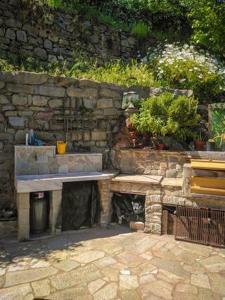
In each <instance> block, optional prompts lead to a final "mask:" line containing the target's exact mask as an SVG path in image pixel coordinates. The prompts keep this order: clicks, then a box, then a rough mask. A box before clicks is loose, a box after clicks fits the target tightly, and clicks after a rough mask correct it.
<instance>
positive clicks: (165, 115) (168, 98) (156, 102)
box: [131, 92, 200, 141]
mask: <svg viewBox="0 0 225 300" xmlns="http://www.w3.org/2000/svg"><path fill="white" fill-rule="evenodd" d="M197 106H198V101H197V100H195V99H194V98H193V97H189V98H187V97H186V96H178V97H174V95H173V94H172V93H169V92H166V93H162V94H161V95H159V96H153V97H150V98H148V99H146V100H144V101H143V102H142V103H141V108H140V111H139V112H138V113H136V114H134V115H133V116H132V118H131V122H132V124H133V126H134V127H135V128H136V129H137V130H138V131H140V132H142V133H144V132H148V133H151V134H152V136H153V137H156V138H159V137H162V136H168V135H171V136H174V137H175V138H177V139H180V140H182V141H185V140H186V139H188V138H192V137H194V131H193V127H195V126H196V125H197V124H198V122H199V120H200V116H199V115H198V114H197Z"/></svg>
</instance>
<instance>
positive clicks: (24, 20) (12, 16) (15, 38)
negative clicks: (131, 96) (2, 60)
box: [0, 0, 137, 62]
mask: <svg viewBox="0 0 225 300" xmlns="http://www.w3.org/2000/svg"><path fill="white" fill-rule="evenodd" d="M20 3H21V2H20V1H19V0H1V1H0V52H3V53H4V54H6V55H8V54H12V55H14V56H15V57H17V58H18V57H20V58H21V57H26V58H28V57H34V58H37V59H39V60H41V61H43V62H55V61H63V60H64V59H67V60H70V59H71V57H72V56H73V52H74V51H77V50H80V49H81V50H84V51H85V52H87V53H89V54H90V55H91V57H93V56H98V57H101V59H103V60H108V59H110V58H120V57H124V58H126V57H130V56H133V55H135V54H136V50H135V49H136V44H137V42H136V40H135V39H134V37H133V36H131V35H130V34H128V33H125V32H122V31H120V30H116V29H112V28H109V27H107V26H105V25H103V24H101V23H99V22H97V21H93V20H91V21H89V20H88V21H87V20H85V19H84V18H83V17H82V16H79V14H78V13H77V12H76V11H75V12H74V13H73V14H68V13H65V12H63V11H60V10H55V11H53V10H52V11H51V10H48V11H46V10H43V11H42V10H40V9H39V10H36V12H34V11H32V10H31V8H26V9H24V8H21V4H20Z"/></svg>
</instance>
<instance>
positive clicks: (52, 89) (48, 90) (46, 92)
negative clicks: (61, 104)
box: [34, 85, 65, 97]
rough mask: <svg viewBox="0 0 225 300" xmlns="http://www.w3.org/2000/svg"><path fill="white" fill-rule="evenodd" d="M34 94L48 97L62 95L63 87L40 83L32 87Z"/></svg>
mask: <svg viewBox="0 0 225 300" xmlns="http://www.w3.org/2000/svg"><path fill="white" fill-rule="evenodd" d="M34 94H38V95H41V96H49V97H64V96H65V89H64V88H63V87H56V86H51V85H40V86H35V87H34Z"/></svg>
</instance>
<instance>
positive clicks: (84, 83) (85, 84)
mask: <svg viewBox="0 0 225 300" xmlns="http://www.w3.org/2000/svg"><path fill="white" fill-rule="evenodd" d="M79 87H80V88H96V89H97V88H98V87H99V83H98V82H95V81H92V80H87V79H81V80H79Z"/></svg>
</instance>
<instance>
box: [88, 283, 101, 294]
mask: <svg viewBox="0 0 225 300" xmlns="http://www.w3.org/2000/svg"><path fill="white" fill-rule="evenodd" d="M104 284H105V281H104V280H102V279H97V280H95V281H92V282H90V283H89V284H88V290H89V292H90V294H91V295H93V294H94V293H95V292H97V291H98V290H99V289H100V288H101V287H102V286H103V285H104Z"/></svg>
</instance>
